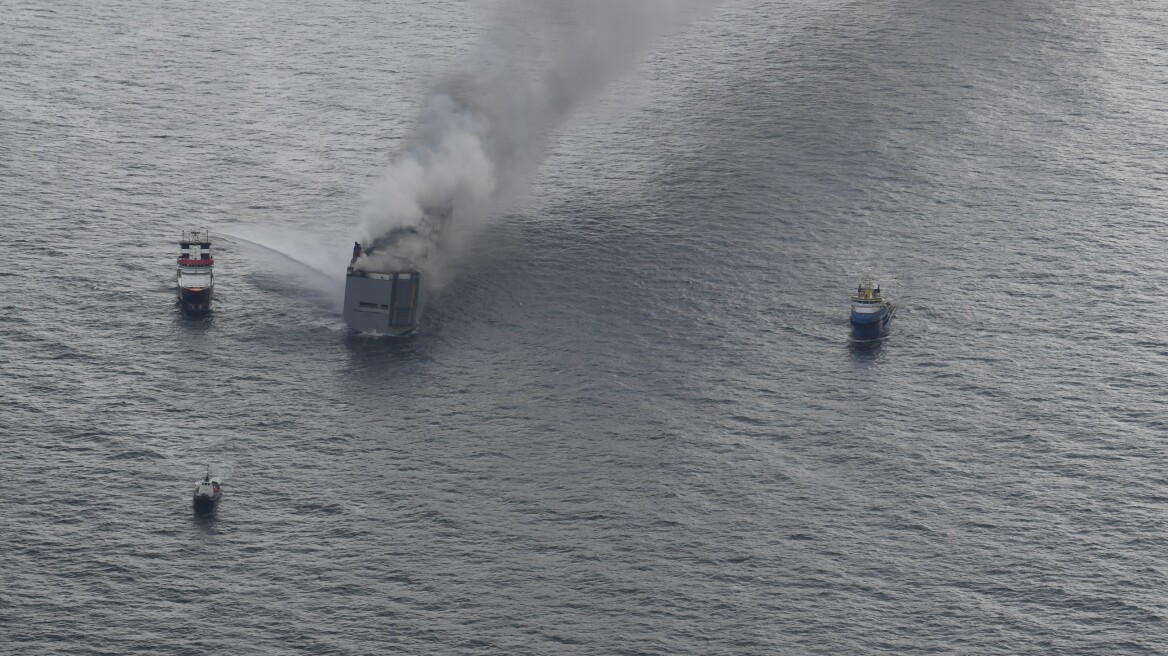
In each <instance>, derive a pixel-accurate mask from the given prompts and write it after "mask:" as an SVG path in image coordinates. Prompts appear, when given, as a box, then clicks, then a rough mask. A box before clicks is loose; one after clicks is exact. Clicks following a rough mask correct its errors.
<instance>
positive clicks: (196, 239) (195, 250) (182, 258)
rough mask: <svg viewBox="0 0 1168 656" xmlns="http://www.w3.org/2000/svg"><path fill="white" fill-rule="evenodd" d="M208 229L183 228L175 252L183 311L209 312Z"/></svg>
mask: <svg viewBox="0 0 1168 656" xmlns="http://www.w3.org/2000/svg"><path fill="white" fill-rule="evenodd" d="M214 268H215V260H214V259H213V258H212V257H211V233H210V231H209V230H207V229H205V228H203V229H196V230H183V233H182V240H181V241H180V242H179V255H178V300H179V304H180V305H181V306H182V309H183V311H185V312H191V313H202V312H209V311H210V310H211V295H212V293H213V292H214V288H215V273H214Z"/></svg>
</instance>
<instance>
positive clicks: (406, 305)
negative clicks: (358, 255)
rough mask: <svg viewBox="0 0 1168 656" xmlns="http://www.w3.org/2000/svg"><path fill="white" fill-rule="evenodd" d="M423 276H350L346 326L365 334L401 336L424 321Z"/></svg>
mask: <svg viewBox="0 0 1168 656" xmlns="http://www.w3.org/2000/svg"><path fill="white" fill-rule="evenodd" d="M421 282H422V280H421V274H420V273H419V272H417V271H396V272H392V273H361V272H354V273H350V274H349V275H347V276H346V277H345V306H344V315H345V323H347V324H349V327H350V328H352V329H353V330H356V331H358V332H362V333H377V334H381V335H391V336H394V337H401V336H404V335H409V334H410V333H412V332H414V330H416V329H417V327H418V321H419V320H421V318H422V301H423V296H422V291H423V290H422V285H421Z"/></svg>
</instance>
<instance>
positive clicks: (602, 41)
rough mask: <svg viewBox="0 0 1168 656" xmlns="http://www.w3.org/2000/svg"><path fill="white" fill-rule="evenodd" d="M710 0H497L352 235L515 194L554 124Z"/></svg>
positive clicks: (488, 208) (457, 225)
mask: <svg viewBox="0 0 1168 656" xmlns="http://www.w3.org/2000/svg"><path fill="white" fill-rule="evenodd" d="M710 4H711V2H710V0H507V1H505V2H504V4H503V5H502V7H501V8H500V11H499V15H498V17H497V24H496V25H495V26H494V28H493V29H491V30H490V31H489V32H488V34H487V38H486V39H485V40H484V42H483V43H482V44H481V46H480V48H479V49H478V50H477V51H476V52H475V53H474V56H473V57H472V58H471V60H470V62H469V63H468V65H466V66H465V67H463V69H462V70H461V71H459V72H458V73H456V74H454V75H451V76H449V77H448V78H447V79H446V80H444V81H443V82H442V83H440V84H439V85H438V86H437V88H435V89H434V90H433V92H432V94H431V97H430V98H429V101H428V103H427V105H426V107H425V109H424V110H423V112H422V115H421V117H420V120H419V121H418V123H417V125H416V126H415V128H414V130H413V132H412V134H411V136H410V137H409V138H408V139H407V140H406V144H405V146H404V148H403V149H402V150H401V152H399V153H398V154H397V155H396V156H395V157H394V159H393V161H392V162H391V163H390V165H389V169H388V171H386V174H385V176H384V178H383V179H382V180H381V181H380V182H379V183H378V184H377V185H375V186H374V188H373V189H372V190H371V192H370V194H369V201H368V204H367V206H366V208H365V210H364V211H363V213H362V234H361V239H362V243H364V244H369V243H371V242H372V241H373V240H375V239H377V238H379V237H384V236H386V235H388V234H390V233H392V232H393V231H395V230H399V229H401V228H417V227H419V226H421V227H425V224H426V223H427V219H428V217H430V218H432V217H433V216H434V214H435V213H441V212H442V211H443V210H444V208H453V211H454V212H453V213H454V216H453V220H452V223H453V225H452V226H451V228H454V229H459V230H465V229H467V228H473V227H475V225H476V224H480V225H481V223H482V222H484V221H486V220H487V219H488V218H489V217H490V216H491V215H492V214H496V213H498V212H499V211H500V210H502V209H504V208H505V207H506V205H507V203H509V202H510V201H511V200H512V199H514V198H515V196H516V194H518V193H522V192H523V191H524V190H525V189H526V187H527V185H528V182H529V180H530V178H531V175H532V173H533V172H534V170H535V168H536V167H537V166H538V165H539V162H540V161H541V160H542V159H543V156H544V152H545V149H546V146H547V143H548V140H549V139H550V138H551V136H552V133H553V131H554V130H556V129H557V128H558V127H559V126H560V125H562V124H563V122H564V120H565V119H567V117H568V116H569V115H570V114H571V113H572V111H573V110H575V109H576V108H577V107H579V106H580V104H581V103H582V102H584V101H585V100H587V99H588V98H590V97H591V96H593V95H594V94H595V93H597V92H598V91H599V90H600V89H602V88H603V87H604V86H605V85H606V84H608V83H609V82H611V81H612V80H614V79H615V78H617V77H619V76H620V75H621V74H623V73H626V72H627V71H629V70H630V69H632V68H633V67H634V66H636V65H637V63H638V62H639V61H640V60H641V59H642V58H643V57H644V56H645V55H646V53H647V52H648V50H649V48H650V47H651V45H652V44H653V42H654V41H656V40H657V39H658V38H659V37H661V36H662V35H664V34H665V33H667V32H669V31H670V30H673V29H676V28H678V27H680V26H681V25H683V24H684V23H685V22H686V21H687V20H689V19H691V18H693V17H694V16H695V15H696V13H697V12H698V11H699V10H701V9H702V8H704V7H705V6H708V5H710Z"/></svg>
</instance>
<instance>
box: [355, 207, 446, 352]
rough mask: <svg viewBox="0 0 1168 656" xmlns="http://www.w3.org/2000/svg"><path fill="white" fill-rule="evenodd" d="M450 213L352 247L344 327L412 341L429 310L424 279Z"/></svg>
mask: <svg viewBox="0 0 1168 656" xmlns="http://www.w3.org/2000/svg"><path fill="white" fill-rule="evenodd" d="M450 216H451V210H449V209H446V210H444V211H440V212H433V213H428V214H427V215H426V216H425V218H424V219H423V221H422V222H421V223H420V224H419V225H417V226H411V227H405V228H398V229H396V230H393V231H391V232H390V233H389V234H387V235H384V236H382V237H380V238H378V239H376V240H374V241H373V243H371V244H367V245H362V244H361V243H360V242H358V243H355V244H353V259H352V260H351V261H350V262H349V268H348V269H347V270H346V272H345V305H344V316H345V323H347V324H349V327H350V328H352V329H354V330H357V331H360V332H363V333H379V334H383V335H394V336H401V335H408V334H409V333H412V332H413V331H414V330H415V329H416V328H417V326H418V322H419V321H420V320H421V318H422V310H423V308H424V306H425V296H426V288H425V286H424V284H423V280H422V273H423V271H424V269H425V267H426V266H427V265H428V264H432V259H431V258H432V256H433V255H434V253H435V251H436V250H437V249H438V246H439V242H440V240H441V237H442V232H443V230H444V229H445V227H446V224H447V223H448V222H449V220H450Z"/></svg>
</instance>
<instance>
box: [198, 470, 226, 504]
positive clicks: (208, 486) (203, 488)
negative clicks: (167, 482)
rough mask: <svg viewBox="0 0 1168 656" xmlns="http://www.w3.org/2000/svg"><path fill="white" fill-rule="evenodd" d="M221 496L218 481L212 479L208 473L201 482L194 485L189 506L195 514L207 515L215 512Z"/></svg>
mask: <svg viewBox="0 0 1168 656" xmlns="http://www.w3.org/2000/svg"><path fill="white" fill-rule="evenodd" d="M222 496H223V492H222V491H221V490H220V489H219V479H217V478H212V477H211V474H210V473H208V474H207V475H206V476H204V477H203V480H201V481H199V482H198V483H195V494H194V495H193V497H192V499H191V504H192V505H193V506H194V508H195V512H197V513H209V512H211V511H212V510H215V507H216V506H218V505H219V499H220V498H221V497H222Z"/></svg>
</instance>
